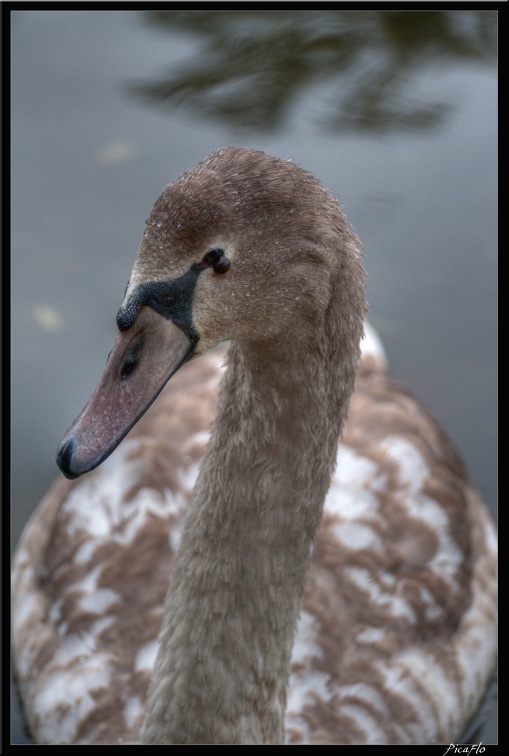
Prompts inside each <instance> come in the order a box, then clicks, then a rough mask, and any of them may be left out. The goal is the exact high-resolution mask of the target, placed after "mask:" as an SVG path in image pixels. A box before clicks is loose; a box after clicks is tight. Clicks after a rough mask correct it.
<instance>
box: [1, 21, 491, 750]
mask: <svg viewBox="0 0 509 756" xmlns="http://www.w3.org/2000/svg"><path fill="white" fill-rule="evenodd" d="M11 25H12V30H11V45H12V53H11V61H12V78H11V82H12V84H11V86H12V252H11V266H12V273H11V276H12V278H11V282H12V404H11V407H12V485H11V494H12V510H11V511H12V528H11V530H12V541H13V544H15V543H16V541H17V540H18V537H19V535H20V533H21V530H22V528H23V526H24V524H25V523H26V521H27V519H28V517H29V516H30V514H31V513H32V512H33V511H34V509H35V508H36V506H37V503H38V502H39V500H40V499H41V498H42V496H43V495H44V493H45V491H46V490H47V488H48V486H49V485H50V483H51V481H52V480H53V479H54V478H55V477H56V475H57V474H58V471H57V468H56V466H55V462H54V454H55V449H56V446H57V443H58V441H59V439H60V438H61V436H62V434H63V432H64V431H65V429H66V428H67V427H68V425H69V424H70V422H71V421H72V420H73V419H74V417H75V416H76V414H77V413H78V412H79V411H80V409H81V408H82V407H83V405H84V404H85V403H86V401H87V400H88V398H89V396H90V394H91V393H92V391H93V389H94V388H95V385H96V383H97V380H98V378H99V376H100V374H101V372H102V369H103V366H104V363H105V360H106V356H107V354H108V351H109V349H110V348H111V345H112V344H113V340H114V337H115V331H116V328H115V314H116V311H117V308H118V306H119V304H120V303H121V301H122V297H123V293H124V287H125V284H126V282H127V280H128V277H129V274H130V270H131V267H132V263H133V261H134V257H135V254H136V250H137V246H138V243H139V239H140V237H141V234H142V232H143V228H144V220H145V218H146V217H147V215H148V213H149V210H150V208H151V206H152V204H153V202H154V200H155V199H156V197H157V196H158V194H159V193H160V191H161V189H162V188H163V187H164V186H165V185H166V184H167V183H169V182H170V181H171V180H172V179H173V178H175V177H176V176H177V175H179V174H180V173H181V172H183V171H184V170H186V169H188V168H190V167H191V166H193V165H195V164H196V163H197V162H198V161H199V160H200V159H202V158H203V157H204V156H205V155H207V154H208V153H209V152H211V151H212V150H214V149H217V148H219V147H224V146H227V145H230V144H241V145H243V146H246V147H252V148H256V149H262V150H264V151H266V152H269V153H272V154H275V155H278V156H280V157H282V158H285V159H291V160H293V161H295V162H297V163H299V164H301V165H302V166H304V167H305V168H307V169H308V170H310V171H311V172H312V173H313V174H314V175H316V176H317V177H318V178H319V179H320V180H321V181H322V182H323V183H324V184H325V185H326V186H327V187H328V188H330V189H331V190H332V191H333V192H334V193H335V194H336V196H337V197H338V198H339V199H340V201H341V203H342V204H343V207H344V210H345V212H346V214H347V215H348V217H349V218H350V220H351V222H352V223H353V225H354V227H355V228H356V230H357V233H358V234H359V236H360V238H361V240H362V242H363V246H364V253H365V263H366V267H367V270H368V273H369V287H368V299H369V303H370V318H371V320H372V322H373V324H374V325H375V326H376V327H377V329H378V330H379V332H380V334H381V336H382V339H383V341H384V345H385V348H386V351H387V353H388V356H389V360H390V365H391V371H392V373H393V374H394V375H395V376H396V377H398V378H400V379H401V380H403V381H404V382H405V383H406V384H407V385H408V386H409V387H410V388H411V389H412V391H413V392H414V393H416V394H417V395H418V396H419V397H420V398H421V399H422V401H423V402H424V404H425V405H426V406H427V407H428V408H429V409H430V410H431V411H432V412H433V414H434V415H435V416H436V417H437V419H438V420H439V421H440V422H441V424H442V425H443V427H444V428H445V429H446V430H447V432H448V433H449V434H450V436H451V437H452V438H453V440H454V441H455V443H456V445H457V446H458V447H459V449H460V450H461V452H462V454H463V457H464V459H465V461H466V463H467V466H468V468H469V470H470V473H471V477H472V478H473V480H474V481H475V482H476V484H477V486H478V487H479V489H480V490H481V492H482V494H483V497H484V499H485V501H486V502H487V504H488V506H489V507H490V509H491V511H492V512H493V514H494V516H495V517H496V507H497V484H496V480H497V147H496V145H497V69H496V15H495V14H494V13H493V12H490V11H479V10H469V11H440V12H424V13H421V12H412V13H408V12H388V11H378V12H377V11H352V12H345V11H323V10H321V11H294V10H293V11H272V12H265V11H224V12H222V11H194V12H190V11H168V12H161V11H75V10H54V11H37V10H29V11H23V10H19V11H15V12H12V14H11ZM481 739H482V741H483V743H484V744H486V743H496V742H497V712H496V706H493V707H492V712H491V715H490V718H489V720H488V722H487V725H486V727H485V729H484V731H483V732H482V735H481ZM11 742H12V743H28V742H30V740H29V738H28V737H27V735H26V734H25V732H24V729H23V722H22V717H21V714H20V710H19V705H18V702H17V700H16V697H15V696H13V698H12V725H11Z"/></svg>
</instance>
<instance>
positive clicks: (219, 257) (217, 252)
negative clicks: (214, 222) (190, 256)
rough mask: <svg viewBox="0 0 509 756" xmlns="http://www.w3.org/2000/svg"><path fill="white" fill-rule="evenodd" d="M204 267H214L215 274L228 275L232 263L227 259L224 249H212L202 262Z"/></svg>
mask: <svg viewBox="0 0 509 756" xmlns="http://www.w3.org/2000/svg"><path fill="white" fill-rule="evenodd" d="M202 265H206V266H212V267H213V268H214V273H226V271H227V270H229V269H230V261H229V260H228V258H227V257H225V254H224V251H223V250H222V249H219V248H218V249H211V250H210V252H207V254H206V255H205V257H204V258H203V260H202Z"/></svg>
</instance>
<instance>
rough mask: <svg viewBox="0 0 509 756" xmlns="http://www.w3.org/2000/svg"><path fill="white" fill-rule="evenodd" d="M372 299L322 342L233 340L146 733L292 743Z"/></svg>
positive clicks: (329, 321) (177, 738)
mask: <svg viewBox="0 0 509 756" xmlns="http://www.w3.org/2000/svg"><path fill="white" fill-rule="evenodd" d="M357 288H358V289H359V286H358V287H357ZM363 307H364V305H363V300H362V295H361V294H359V305H358V310H359V311H358V312H357V313H352V319H353V320H352V322H350V323H349V324H348V325H347V324H346V323H345V322H343V321H344V318H343V321H341V318H339V320H338V313H337V312H336V308H335V306H333V305H332V304H331V305H330V306H329V308H328V311H327V312H326V313H325V314H324V319H325V323H324V322H322V323H319V324H316V330H317V333H318V332H319V333H320V338H317V337H316V336H317V334H313V333H312V331H311V329H308V330H307V331H306V335H305V338H306V339H307V342H306V343H297V342H292V340H291V339H290V340H289V341H288V339H285V340H284V342H283V341H281V343H274V344H272V345H271V347H270V348H267V344H265V345H257V344H250V345H246V344H243V345H240V344H238V343H234V344H232V346H231V347H230V351H229V355H228V370H227V372H226V374H225V376H224V379H223V385H222V388H221V392H220V398H219V408H218V415H217V419H216V424H215V428H214V431H213V433H212V437H211V440H210V442H209V447H208V450H207V454H206V457H205V459H204V462H203V464H202V467H201V469H200V475H199V478H198V482H197V485H196V489H195V494H194V498H193V502H192V504H191V506H190V509H189V512H188V516H187V519H186V523H185V526H184V530H183V534H182V540H181V546H180V550H179V554H178V557H177V561H176V566H175V571H174V574H173V577H172V582H171V585H170V589H169V593H168V598H167V604H166V607H165V619H164V622H163V628H162V631H161V637H160V642H161V645H160V649H159V653H158V657H157V660H156V665H155V670H154V675H153V679H152V683H151V688H150V691H149V700H148V704H147V712H146V719H145V724H144V728H143V733H142V737H143V742H145V743H152V744H154V743H226V744H227V743H241V744H242V743H254V744H257V743H258V744H268V743H281V742H283V739H284V710H285V705H286V687H287V683H288V678H289V671H290V659H291V651H292V644H293V638H294V633H295V629H296V623H297V619H298V614H299V609H300V603H301V598H302V593H303V588H304V583H305V578H306V573H307V567H308V561H309V554H310V548H311V545H312V542H313V538H314V535H315V532H316V528H317V526H318V524H319V521H320V518H321V513H322V507H323V501H324V497H325V494H326V492H327V489H328V487H329V483H330V476H331V472H332V470H333V466H334V460H335V456H336V444H337V437H338V434H339V432H340V428H341V424H342V422H343V419H344V416H345V414H346V411H347V407H348V401H349V397H350V394H351V391H352V386H353V380H354V372H355V365H356V362H357V358H358V342H359V338H360V335H361V331H362V315H363ZM331 329H332V331H333V332H330V333H327V331H330V330H331ZM342 329H343V330H344V334H343V333H342ZM324 331H325V333H324ZM331 339H332V343H331ZM304 355H305V356H304Z"/></svg>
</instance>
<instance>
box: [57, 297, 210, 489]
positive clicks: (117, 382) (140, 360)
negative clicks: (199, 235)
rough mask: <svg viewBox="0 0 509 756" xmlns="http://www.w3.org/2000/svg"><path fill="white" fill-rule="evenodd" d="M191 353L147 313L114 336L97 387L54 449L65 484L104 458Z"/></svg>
mask: <svg viewBox="0 0 509 756" xmlns="http://www.w3.org/2000/svg"><path fill="white" fill-rule="evenodd" d="M194 347H195V341H193V340H192V339H191V338H190V337H189V336H188V335H187V334H186V333H184V331H183V330H181V329H180V328H179V327H178V326H176V325H175V324H174V323H173V322H172V321H171V320H168V319H167V318H165V317H163V316H162V315H159V314H158V313H156V312H155V311H154V310H153V309H152V308H151V307H142V308H141V309H140V310H139V312H138V315H137V316H136V320H135V321H134V323H133V325H132V326H131V327H130V328H129V329H128V330H125V331H120V332H119V334H118V336H117V339H116V341H115V344H114V345H113V349H112V350H111V352H110V354H109V357H108V361H107V363H106V368H105V370H104V373H103V375H102V378H101V380H100V382H99V385H98V386H97V388H96V390H95V391H94V393H93V395H92V398H91V399H90V401H89V402H88V404H87V405H86V407H85V409H84V410H83V411H82V412H81V414H80V415H78V417H77V418H76V420H75V421H74V423H73V424H72V425H71V427H70V428H69V430H68V431H67V433H66V434H65V436H64V438H63V439H62V441H61V443H60V446H59V447H58V450H57V464H58V466H59V467H60V469H61V471H62V472H63V474H64V475H65V476H66V478H77V477H79V476H80V475H83V473H86V472H89V471H90V470H93V469H94V467H97V466H98V465H100V464H101V462H103V461H104V460H105V459H106V458H107V457H109V455H110V454H111V453H112V452H113V451H114V450H115V449H116V448H117V446H118V445H119V443H120V442H121V441H122V439H123V438H124V436H126V435H127V433H129V431H130V430H131V428H132V427H133V425H135V424H136V422H137V421H138V420H139V419H140V417H141V416H142V415H143V414H144V412H146V410H147V409H148V408H149V407H150V405H151V404H152V402H153V401H154V399H155V398H156V397H157V396H158V394H159V393H160V392H161V391H162V389H163V388H164V386H165V384H166V383H167V381H168V380H169V379H170V378H171V376H172V375H173V374H174V373H175V372H176V371H177V370H178V369H179V367H181V365H183V364H184V362H186V361H187V360H188V359H189V357H191V355H192V353H193V350H194Z"/></svg>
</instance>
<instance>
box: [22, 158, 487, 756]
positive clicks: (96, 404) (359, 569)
mask: <svg viewBox="0 0 509 756" xmlns="http://www.w3.org/2000/svg"><path fill="white" fill-rule="evenodd" d="M364 286H365V273H364V269H363V265H362V259H361V253H360V245H359V242H358V239H357V238H356V236H355V234H354V232H353V230H352V228H351V226H350V224H349V223H348V221H347V220H346V218H345V216H344V215H343V213H342V211H341V209H340V206H339V204H338V202H337V201H336V199H335V198H334V197H333V196H332V194H331V193H330V192H329V191H328V190H326V189H325V188H323V187H322V186H321V184H320V183H319V182H318V181H317V180H316V179H314V178H313V177H312V176H311V174H309V173H308V172H306V171H305V170H304V169H302V168H300V167H298V166H297V165H295V164H293V163H292V162H286V161H283V160H280V159H277V158H274V157H271V156H269V155H266V154H264V153H262V152H258V151H253V150H247V149H243V148H238V147H231V148H227V149H221V150H218V151H216V152H214V153H212V154H211V155H209V157H207V158H206V159H205V160H204V161H202V162H201V163H200V164H199V165H198V166H196V167H195V168H193V169H192V170H190V171H188V172H186V173H185V174H183V175H182V176H181V177H180V178H178V179H176V180H175V181H173V183H171V184H170V185H169V186H167V187H166V188H165V189H164V191H163V192H162V194H161V195H160V197H159V198H158V199H157V201H156V203H155V205H154V207H153V209H152V212H151V214H150V217H149V219H148V221H147V223H146V229H145V232H144V236H143V238H142V241H141V244H140V247H139V251H138V254H137V257H136V261H135V264H134V268H133V271H132V274H131V277H130V280H129V283H128V285H127V289H126V293H125V297H124V301H123V303H122V305H121V307H120V310H119V311H118V315H117V325H118V329H119V332H118V336H117V339H116V341H115V344H114V346H113V349H112V351H111V353H110V355H109V357H108V361H107V364H106V367H105V371H104V374H103V376H102V378H101V380H100V382H99V385H98V387H97V389H96V391H95V392H94V394H93V396H92V398H91V399H90V401H89V403H88V404H87V405H86V407H85V408H84V410H83V411H82V413H81V414H80V415H79V416H78V418H77V419H76V420H75V421H74V423H73V424H72V425H71V427H70V428H69V430H68V431H67V433H66V434H65V436H64V438H63V440H62V442H61V444H60V446H59V449H58V454H57V461H58V464H59V466H60V468H61V470H62V472H63V473H64V475H65V476H66V478H67V479H66V478H63V477H62V478H60V479H58V480H57V481H56V482H55V484H54V485H53V487H52V488H51V489H50V491H49V492H48V494H47V495H46V497H45V498H44V499H43V501H42V502H41V504H40V505H39V507H38V508H37V510H36V511H35V513H34V515H33V516H32V519H31V521H30V522H29V524H28V525H27V527H26V529H25V531H24V534H23V535H22V538H21V539H20V543H19V545H18V547H17V549H16V552H15V555H14V559H13V594H12V595H13V631H12V634H13V656H14V664H15V669H16V675H17V680H18V684H19V690H20V694H21V698H22V701H23V705H24V709H25V713H26V716H27V721H28V724H29V728H30V730H31V733H32V735H33V737H34V739H35V740H36V741H37V742H39V743H50V744H104V743H111V744H120V743H125V744H128V743H139V742H142V743H144V744H162V743H182V744H185V743H224V744H228V743H241V744H272V743H282V742H286V743H288V744H299V743H323V744H327V743H408V744H409V743H439V742H444V743H450V742H456V739H457V738H458V737H459V736H460V734H461V732H462V730H463V728H464V727H465V725H466V724H467V723H468V722H469V720H470V719H471V717H472V715H473V714H474V713H475V711H476V709H477V707H478V706H479V702H480V700H481V698H482V696H483V693H484V691H485V690H486V688H487V686H488V684H489V681H490V679H491V677H492V674H493V670H494V667H495V653H496V590H497V587H496V560H497V551H496V536H495V529H494V525H493V523H492V521H491V519H490V516H489V514H488V512H487V509H486V508H485V506H484V504H483V502H482V501H481V499H480V497H479V494H478V493H477V492H476V490H475V488H474V487H473V485H472V484H471V482H470V481H469V479H468V476H467V474H466V472H465V470H464V468H463V465H462V462H461V460H460V459H459V457H458V455H457V453H456V451H455V450H454V448H453V446H452V445H451V443H450V441H449V440H448V439H447V437H446V436H445V435H444V433H443V432H442V430H441V429H440V428H439V427H438V425H437V424H436V422H435V421H434V420H433V419H432V418H431V417H430V416H429V414H427V412H426V411H425V410H424V409H423V408H422V407H421V405H420V404H419V403H418V402H417V401H416V400H415V399H414V398H413V397H412V396H411V395H410V394H409V393H408V392H407V391H406V389H405V388H403V387H402V386H401V385H400V384H399V383H397V382H396V381H395V380H394V379H393V378H392V377H391V376H390V375H389V373H388V370H387V364H386V360H385V355H384V352H383V348H382V347H381V344H380V343H379V341H378V339H377V335H376V333H374V332H373V331H372V329H371V328H370V327H369V325H367V323H365V315H366V304H365V297H364ZM224 342H229V346H228V347H227V348H226V347H225V345H224ZM361 351H362V356H360V354H361ZM170 379H171V380H170ZM165 384H167V385H166V387H165ZM163 387H165V388H163ZM158 394H160V396H159V398H158V399H157V401H156V402H155V403H154V404H152V403H153V402H154V399H155V397H156V396H158ZM151 405H152V406H151ZM347 414H348V417H347ZM128 432H129V435H128V436H127V438H126V439H125V441H123V443H122V444H121V445H120V442H121V441H122V439H124V437H125V436H126V435H127V434H128ZM338 438H339V442H338ZM119 445H120V446H119ZM117 447H119V448H117ZM115 449H116V451H115V454H112V452H113V451H114V450H115ZM110 455H111V456H110ZM92 470H93V472H91V471H92ZM85 473H87V474H86V475H85ZM81 476H83V477H81ZM168 585H169V589H168ZM167 589H168V591H167ZM166 592H167V597H166V599H165V594H166Z"/></svg>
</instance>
